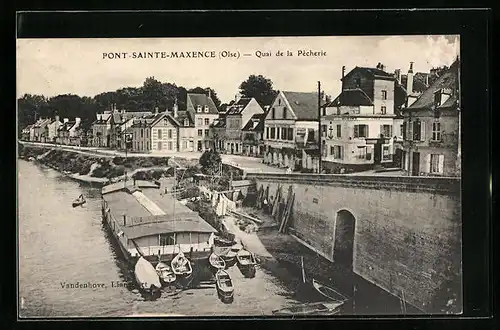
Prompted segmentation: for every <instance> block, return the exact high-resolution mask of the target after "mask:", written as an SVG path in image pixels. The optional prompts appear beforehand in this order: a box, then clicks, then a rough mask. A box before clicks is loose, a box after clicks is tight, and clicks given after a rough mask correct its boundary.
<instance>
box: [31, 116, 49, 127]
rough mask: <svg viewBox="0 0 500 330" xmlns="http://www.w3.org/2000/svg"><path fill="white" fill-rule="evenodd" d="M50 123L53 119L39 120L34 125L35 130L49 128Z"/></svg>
mask: <svg viewBox="0 0 500 330" xmlns="http://www.w3.org/2000/svg"><path fill="white" fill-rule="evenodd" d="M50 121H51V119H45V118H44V119H38V120H37V121H36V122H35V123H34V124H33V127H34V128H39V127H41V128H43V127H45V126H47V125H48V124H50Z"/></svg>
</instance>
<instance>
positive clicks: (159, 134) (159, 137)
mask: <svg viewBox="0 0 500 330" xmlns="http://www.w3.org/2000/svg"><path fill="white" fill-rule="evenodd" d="M158 140H161V129H159V130H158Z"/></svg>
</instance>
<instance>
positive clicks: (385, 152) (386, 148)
mask: <svg viewBox="0 0 500 330" xmlns="http://www.w3.org/2000/svg"><path fill="white" fill-rule="evenodd" d="M382 159H383V160H390V159H391V155H390V153H389V146H384V147H383V151H382Z"/></svg>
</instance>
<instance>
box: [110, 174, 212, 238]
mask: <svg viewBox="0 0 500 330" xmlns="http://www.w3.org/2000/svg"><path fill="white" fill-rule="evenodd" d="M136 183H137V182H136ZM121 187H122V188H120V189H113V190H112V191H108V192H107V193H105V194H103V196H102V198H103V199H104V200H105V201H106V202H107V204H108V207H109V210H110V212H111V215H112V216H113V217H114V218H115V219H116V221H117V222H118V223H119V225H120V227H121V230H122V231H123V233H124V234H125V235H126V236H127V238H129V239H134V238H138V237H144V236H152V235H158V234H165V233H174V232H197V233H215V232H216V230H215V229H214V228H213V227H212V226H210V225H209V224H208V223H207V222H206V221H205V220H203V219H202V218H201V217H200V216H199V215H198V213H197V212H194V211H192V210H191V209H189V208H188V207H187V206H185V205H183V204H181V203H180V202H179V201H178V200H177V199H175V198H173V197H172V196H170V195H166V194H162V192H161V190H160V189H157V188H158V187H157V186H156V185H154V184H152V186H151V185H147V184H142V185H139V186H137V185H136V186H127V187H124V184H123V182H122V183H121ZM153 187H154V188H153Z"/></svg>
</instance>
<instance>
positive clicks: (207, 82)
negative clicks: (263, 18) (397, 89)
mask: <svg viewBox="0 0 500 330" xmlns="http://www.w3.org/2000/svg"><path fill="white" fill-rule="evenodd" d="M287 50H289V51H290V52H291V53H292V54H293V56H286V54H287V53H286V51H287ZM189 51H208V52H212V51H213V52H214V54H215V58H171V57H169V58H149V59H144V58H132V53H133V52H165V54H171V52H189ZM224 51H226V52H229V53H233V54H235V53H236V54H237V53H239V58H234V57H225V58H220V57H219V56H220V55H221V53H222V52H224ZM278 51H282V52H283V55H284V56H276V53H277V52H278ZM299 51H304V52H306V51H314V52H318V53H320V52H322V56H298V52H299ZM124 52H125V53H127V57H128V58H121V59H117V58H114V59H109V58H103V57H104V56H105V55H104V53H124ZM257 52H262V53H269V52H270V53H271V55H272V56H266V57H260V58H258V57H257V56H256V53H257ZM458 53H459V37H458V36H452V35H446V36H443V35H441V36H336V37H265V38H156V39H149V38H148V39H18V40H17V69H16V72H17V82H16V83H17V95H18V97H20V96H22V95H23V94H25V93H29V94H41V95H44V96H46V97H51V96H56V95H59V94H77V95H79V96H90V97H92V96H94V95H96V94H99V93H103V92H108V91H115V90H117V89H119V88H123V87H139V86H141V85H142V84H143V82H144V80H145V79H146V77H150V76H153V77H155V78H156V79H157V80H159V81H161V82H169V83H175V84H176V85H177V86H184V87H186V88H194V87H198V86H199V87H211V88H213V89H214V90H215V91H216V93H217V95H218V96H219V98H220V99H221V101H222V102H229V101H230V100H232V99H234V97H235V96H236V94H237V93H238V91H239V86H240V84H241V82H243V81H245V80H246V79H247V78H248V77H249V76H250V75H251V74H256V75H259V74H261V75H263V76H265V77H266V78H269V79H271V80H272V82H273V87H274V89H276V90H284V91H295V92H313V91H317V82H318V81H320V82H321V87H322V89H323V90H324V91H325V92H326V93H327V94H329V95H331V96H332V97H334V98H335V97H336V96H337V95H338V94H339V93H340V90H341V82H340V78H341V74H342V66H345V67H346V73H348V72H349V71H350V70H351V69H353V68H354V67H356V66H368V67H375V66H376V65H377V63H379V62H381V63H382V64H384V65H385V67H386V71H388V72H394V70H395V69H401V72H402V73H403V74H405V73H406V72H407V71H408V68H409V63H410V62H414V65H413V68H414V72H429V70H430V69H431V68H432V67H436V66H442V65H448V66H449V65H451V63H452V62H453V61H454V59H455V58H456V56H457V55H458ZM244 54H250V55H249V56H244ZM108 57H109V56H108Z"/></svg>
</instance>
